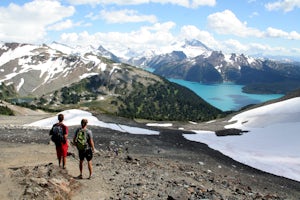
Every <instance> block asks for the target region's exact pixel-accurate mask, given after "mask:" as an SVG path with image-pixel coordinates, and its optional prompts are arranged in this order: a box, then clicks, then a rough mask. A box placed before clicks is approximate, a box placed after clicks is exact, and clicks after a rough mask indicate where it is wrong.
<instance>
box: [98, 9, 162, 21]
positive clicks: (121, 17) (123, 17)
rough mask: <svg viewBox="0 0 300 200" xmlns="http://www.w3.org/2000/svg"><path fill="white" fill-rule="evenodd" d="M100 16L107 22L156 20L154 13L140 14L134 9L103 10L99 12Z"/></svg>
mask: <svg viewBox="0 0 300 200" xmlns="http://www.w3.org/2000/svg"><path fill="white" fill-rule="evenodd" d="M100 17H101V18H102V19H104V20H105V21H106V22H107V23H128V22H130V23H136V22H145V21H146V22H150V23H155V22H157V19H156V16H154V15H140V14H139V13H138V11H136V10H128V9H125V10H119V11H110V12H109V11H105V10H102V11H101V12H100Z"/></svg>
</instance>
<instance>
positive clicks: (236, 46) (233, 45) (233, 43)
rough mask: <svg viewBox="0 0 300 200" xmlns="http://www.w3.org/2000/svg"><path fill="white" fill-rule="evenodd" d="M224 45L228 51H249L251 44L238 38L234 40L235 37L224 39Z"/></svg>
mask: <svg viewBox="0 0 300 200" xmlns="http://www.w3.org/2000/svg"><path fill="white" fill-rule="evenodd" d="M223 45H224V47H223V48H224V49H223V50H224V51H226V52H231V53H234V52H241V53H242V52H247V51H248V50H249V46H247V45H245V44H242V43H240V42H239V41H238V40H234V39H229V40H226V41H224V43H223Z"/></svg>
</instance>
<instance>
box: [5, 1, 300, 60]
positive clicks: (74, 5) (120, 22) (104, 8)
mask: <svg viewBox="0 0 300 200" xmlns="http://www.w3.org/2000/svg"><path fill="white" fill-rule="evenodd" d="M299 11H300V0H239V1H233V0H16V1H8V0H1V1H0V41H2V42H21V43H34V44H43V43H46V44H49V43H51V42H53V41H56V42H59V43H62V44H66V45H69V46H73V47H74V46H76V45H81V46H85V45H92V46H94V47H98V46H99V45H102V46H103V47H104V48H106V49H107V50H110V51H112V52H113V53H114V50H115V49H118V48H124V49H128V48H130V49H132V50H134V51H145V50H149V49H157V48H161V47H162V46H168V45H170V44H172V43H173V42H176V41H183V40H184V39H197V40H199V41H201V42H202V43H204V44H205V45H206V46H208V47H209V48H211V49H213V50H217V51H223V52H225V53H232V52H234V53H244V54H247V55H256V54H263V55H276V56H298V57H299V55H300V26H299V22H298V21H297V20H298V19H300V12H299Z"/></svg>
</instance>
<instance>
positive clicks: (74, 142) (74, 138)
mask: <svg viewBox="0 0 300 200" xmlns="http://www.w3.org/2000/svg"><path fill="white" fill-rule="evenodd" d="M77 132H78V130H77V129H76V131H75V134H74V137H73V144H76V141H75V140H76V136H77Z"/></svg>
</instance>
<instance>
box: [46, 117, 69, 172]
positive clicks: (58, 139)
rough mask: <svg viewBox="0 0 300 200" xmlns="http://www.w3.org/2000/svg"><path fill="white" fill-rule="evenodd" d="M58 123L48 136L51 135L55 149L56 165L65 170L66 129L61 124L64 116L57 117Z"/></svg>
mask: <svg viewBox="0 0 300 200" xmlns="http://www.w3.org/2000/svg"><path fill="white" fill-rule="evenodd" d="M57 118H58V123H56V124H54V125H53V126H52V128H51V130H50V133H49V135H51V136H52V137H51V140H52V141H53V142H54V143H55V147H56V154H57V159H58V165H59V167H60V166H61V163H62V167H63V169H65V168H66V162H67V154H68V147H69V145H68V133H69V130H68V127H67V126H66V125H65V124H63V120H64V115H63V114H59V115H58V117H57Z"/></svg>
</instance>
